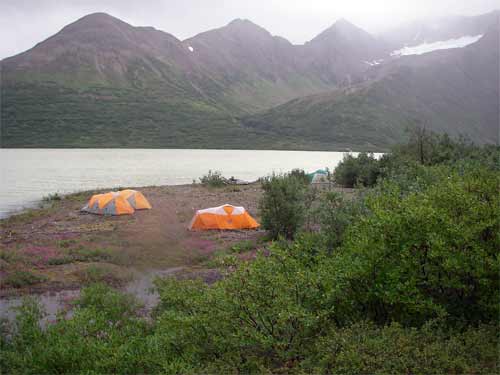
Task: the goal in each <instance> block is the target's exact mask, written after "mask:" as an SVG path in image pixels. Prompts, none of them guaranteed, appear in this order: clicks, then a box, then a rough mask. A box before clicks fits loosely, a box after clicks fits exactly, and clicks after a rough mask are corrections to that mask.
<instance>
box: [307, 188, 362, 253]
mask: <svg viewBox="0 0 500 375" xmlns="http://www.w3.org/2000/svg"><path fill="white" fill-rule="evenodd" d="M366 211H367V209H366V207H365V205H364V200H363V199H362V198H361V197H354V198H353V199H345V198H344V197H343V196H342V195H341V194H339V193H337V192H335V191H328V192H325V193H324V194H322V195H321V197H320V199H319V204H318V207H317V208H316V209H315V210H314V211H313V214H314V216H315V219H316V221H317V222H318V223H319V225H320V232H321V234H322V235H323V236H324V239H325V245H326V247H327V248H328V250H329V251H332V250H333V249H335V248H337V247H338V246H340V245H341V244H342V242H343V240H344V236H345V232H346V230H347V228H348V227H349V226H350V225H352V224H353V223H354V222H355V221H356V220H357V219H359V218H361V217H362V216H363V215H366Z"/></svg>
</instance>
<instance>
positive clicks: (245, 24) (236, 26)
mask: <svg viewBox="0 0 500 375" xmlns="http://www.w3.org/2000/svg"><path fill="white" fill-rule="evenodd" d="M226 28H228V29H230V30H236V31H238V32H258V33H262V32H264V33H266V34H269V32H268V31H267V30H266V29H264V28H263V27H261V26H259V25H257V24H255V23H253V22H252V21H250V20H248V19H243V18H236V19H234V20H232V21H231V22H229V23H228V24H227V26H226Z"/></svg>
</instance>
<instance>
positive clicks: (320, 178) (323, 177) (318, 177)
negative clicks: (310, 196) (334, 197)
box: [307, 169, 328, 184]
mask: <svg viewBox="0 0 500 375" xmlns="http://www.w3.org/2000/svg"><path fill="white" fill-rule="evenodd" d="M307 177H308V178H309V181H311V183H312V184H317V183H321V182H328V171H326V170H324V169H318V170H317V171H314V172H312V173H309V174H308V175H307Z"/></svg>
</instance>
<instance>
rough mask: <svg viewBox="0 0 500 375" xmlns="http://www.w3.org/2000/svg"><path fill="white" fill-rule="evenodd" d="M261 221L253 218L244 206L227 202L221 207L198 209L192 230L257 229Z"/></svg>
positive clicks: (190, 226) (190, 227) (192, 221)
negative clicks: (258, 221)
mask: <svg viewBox="0 0 500 375" xmlns="http://www.w3.org/2000/svg"><path fill="white" fill-rule="evenodd" d="M259 226H260V224H259V223H257V222H256V221H255V219H254V218H252V217H251V216H250V215H249V213H248V212H247V210H245V208H244V207H240V206H232V205H230V204H225V205H223V206H219V207H211V208H206V209H204V210H198V211H196V214H195V215H194V217H193V219H192V220H191V223H190V224H189V229H190V230H208V229H219V230H237V229H256V228H258V227H259Z"/></svg>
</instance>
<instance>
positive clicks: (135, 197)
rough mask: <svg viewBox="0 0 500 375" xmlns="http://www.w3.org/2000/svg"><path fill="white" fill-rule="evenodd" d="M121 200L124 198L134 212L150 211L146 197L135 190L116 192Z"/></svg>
mask: <svg viewBox="0 0 500 375" xmlns="http://www.w3.org/2000/svg"><path fill="white" fill-rule="evenodd" d="M118 193H119V194H120V195H121V196H122V197H123V198H125V199H126V200H127V201H128V203H129V204H130V205H131V206H132V207H134V209H136V210H150V209H151V205H150V204H149V202H148V200H147V199H146V197H145V196H144V195H143V194H142V193H141V192H140V191H137V190H131V189H127V190H120V191H119V192H118Z"/></svg>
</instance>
